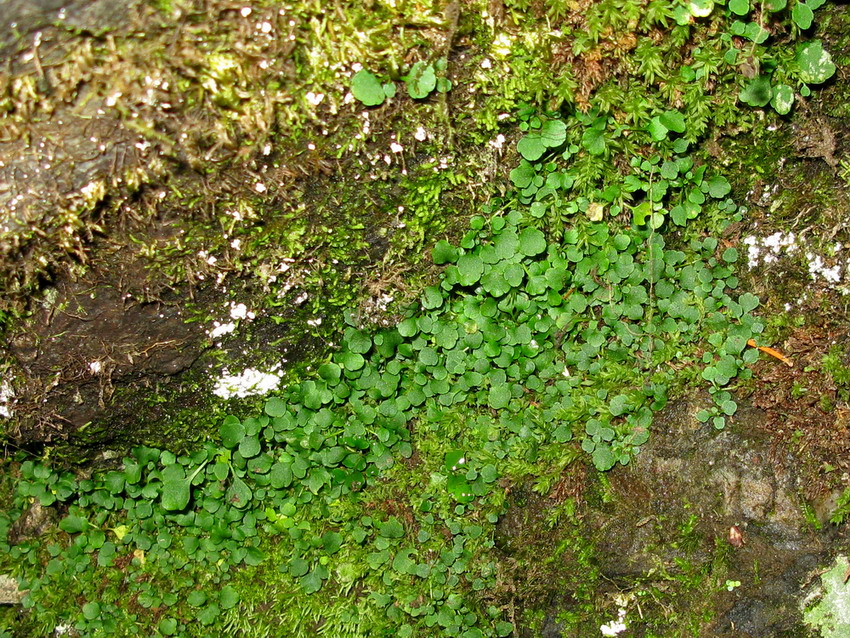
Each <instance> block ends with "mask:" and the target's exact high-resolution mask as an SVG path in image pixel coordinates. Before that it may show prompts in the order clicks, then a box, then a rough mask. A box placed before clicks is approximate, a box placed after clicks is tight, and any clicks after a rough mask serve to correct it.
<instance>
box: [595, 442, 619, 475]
mask: <svg viewBox="0 0 850 638" xmlns="http://www.w3.org/2000/svg"><path fill="white" fill-rule="evenodd" d="M592 458H593V465H595V466H596V469H597V470H599V471H600V472H607V471H608V470H610V469H611V468H612V467H614V464H615V463H616V462H617V457H616V456H615V455H614V453H613V452H612V451H611V448H610V447H608V446H607V445H605V444H604V443H603V444H597V446H596V447H595V448H594V450H593V455H592Z"/></svg>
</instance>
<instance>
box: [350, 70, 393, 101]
mask: <svg viewBox="0 0 850 638" xmlns="http://www.w3.org/2000/svg"><path fill="white" fill-rule="evenodd" d="M351 93H352V94H353V95H354V97H355V98H357V99H358V100H360V101H361V102H363V104H365V105H366V106H379V105H381V104H383V103H384V100H385V99H387V97H388V95H387V93H386V92H385V91H384V87H383V86H382V85H381V83H380V81H379V80H378V78H376V77H375V76H374V75H372V74H371V73H369V71H367V70H366V69H361V70H360V71H358V72H357V73H355V74H354V77H353V78H351Z"/></svg>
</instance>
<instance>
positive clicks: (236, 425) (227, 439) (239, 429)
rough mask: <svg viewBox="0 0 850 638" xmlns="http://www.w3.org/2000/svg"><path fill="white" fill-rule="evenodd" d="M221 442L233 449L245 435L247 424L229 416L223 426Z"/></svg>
mask: <svg viewBox="0 0 850 638" xmlns="http://www.w3.org/2000/svg"><path fill="white" fill-rule="evenodd" d="M220 431H221V442H222V444H223V445H224V447H226V448H230V449H233V448H235V447H236V446H237V445H239V442H240V441H241V440H242V438H243V437H244V436H245V426H243V425H242V423H241V422H240V421H239V420H238V419H236V418H235V417H227V418H226V419H225V420H224V423H223V424H222V426H221V429H220Z"/></svg>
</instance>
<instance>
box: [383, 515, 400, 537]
mask: <svg viewBox="0 0 850 638" xmlns="http://www.w3.org/2000/svg"><path fill="white" fill-rule="evenodd" d="M378 534H379V535H381V536H383V537H384V538H402V537H403V536H404V527H402V525H401V522H400V521H399V520H398V519H397V518H395V517H392V518H390V519H389V520H388V521H387V522H385V523H381V524H380V525H378Z"/></svg>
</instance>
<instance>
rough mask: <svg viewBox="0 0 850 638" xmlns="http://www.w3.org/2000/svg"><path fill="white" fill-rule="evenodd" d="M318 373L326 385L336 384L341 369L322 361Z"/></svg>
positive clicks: (340, 375) (340, 374)
mask: <svg viewBox="0 0 850 638" xmlns="http://www.w3.org/2000/svg"><path fill="white" fill-rule="evenodd" d="M318 373H319V376H320V377H322V379H324V380H325V381H326V382H327V384H328V385H336V384H337V383H339V380H340V378H341V377H342V369H341V368H340V367H339V366H338V365H337V364H335V363H323V364H322V365H320V366H319V370H318ZM243 456H244V455H243Z"/></svg>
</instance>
